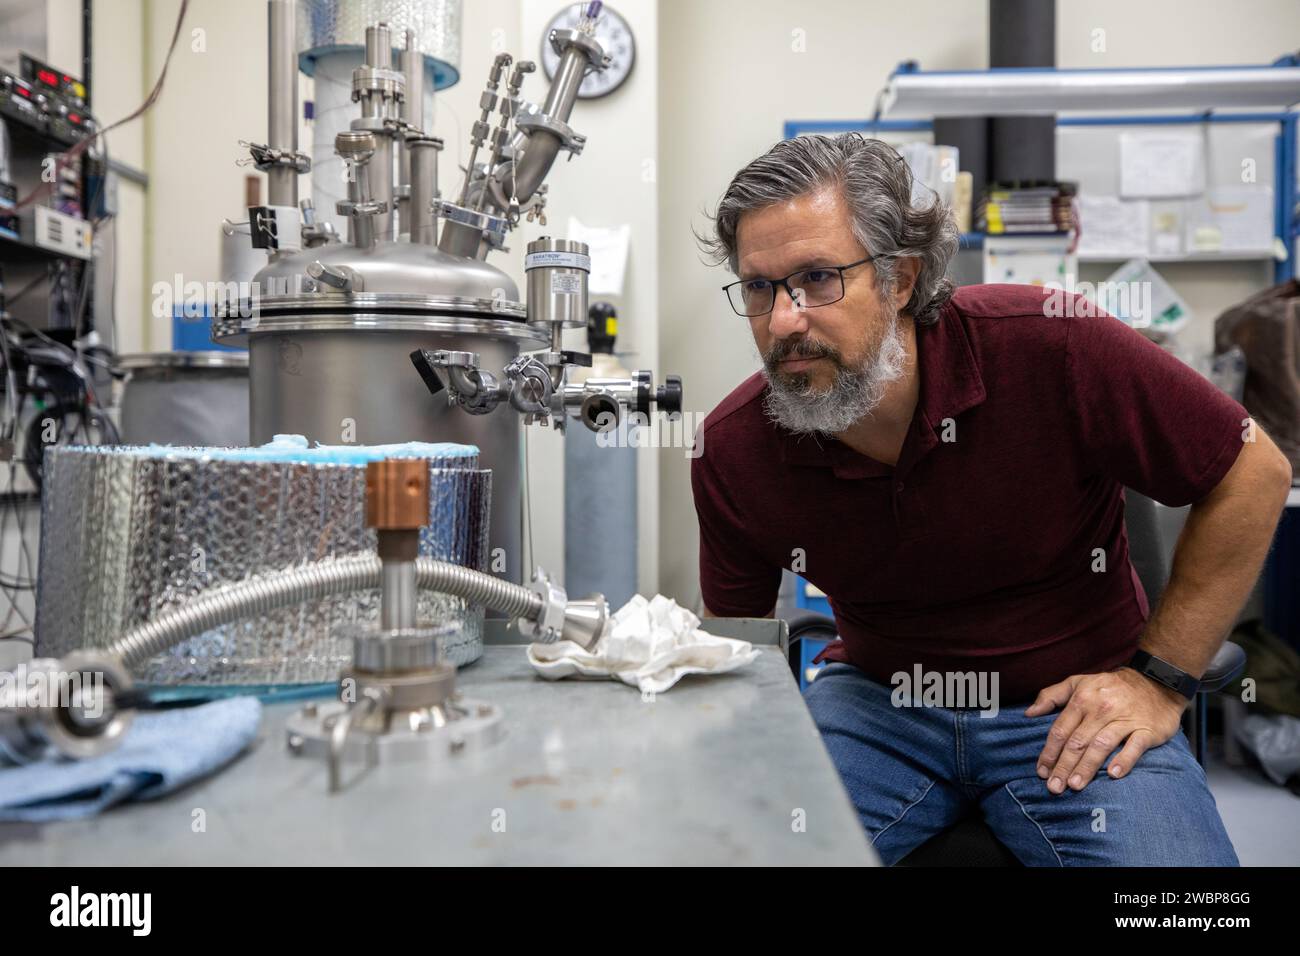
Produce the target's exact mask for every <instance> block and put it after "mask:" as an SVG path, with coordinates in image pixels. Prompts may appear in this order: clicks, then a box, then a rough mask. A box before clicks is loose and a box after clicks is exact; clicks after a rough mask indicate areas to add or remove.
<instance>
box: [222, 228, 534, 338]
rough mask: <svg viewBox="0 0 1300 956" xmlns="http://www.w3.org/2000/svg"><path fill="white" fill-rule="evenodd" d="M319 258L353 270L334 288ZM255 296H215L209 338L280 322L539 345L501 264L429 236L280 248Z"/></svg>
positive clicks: (281, 325)
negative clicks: (442, 245)
mask: <svg viewBox="0 0 1300 956" xmlns="http://www.w3.org/2000/svg"><path fill="white" fill-rule="evenodd" d="M316 262H319V263H321V264H322V265H324V266H327V267H331V268H332V269H334V270H341V271H343V272H345V273H347V274H350V275H352V276H354V277H355V278H356V279H357V280H359V285H360V291H355V292H344V291H340V290H338V289H336V288H333V287H331V286H329V285H326V284H325V283H323V282H321V281H319V280H316V279H313V278H311V276H310V275H309V274H308V271H307V270H308V267H309V266H311V265H312V264H313V263H316ZM253 293H254V296H255V298H244V299H241V300H239V301H237V302H236V301H226V302H219V303H218V304H217V307H216V309H215V310H214V311H215V316H216V318H215V319H214V321H213V339H214V341H217V342H220V343H222V344H223V345H236V344H242V343H243V342H244V341H246V340H247V338H248V336H249V335H250V334H251V335H254V336H255V335H258V334H261V333H280V332H325V331H328V332H335V331H349V330H355V331H372V332H373V331H394V332H433V333H448V334H454V335H486V336H490V337H493V338H502V339H512V340H516V341H519V342H521V344H526V343H528V342H535V343H536V344H537V345H538V346H539V347H540V346H541V345H545V344H546V343H547V342H549V341H550V330H549V329H540V328H534V327H532V326H529V325H528V324H527V321H526V320H527V310H526V308H525V306H524V304H523V303H522V302H520V301H519V289H518V286H516V285H515V281H514V280H513V279H512V278H511V277H510V276H508V275H507V274H506V273H505V272H502V271H501V270H500V269H498V268H496V267H495V266H493V265H490V264H488V263H487V262H484V261H482V260H479V259H467V258H462V257H460V256H453V255H448V254H447V253H445V252H443V251H442V250H440V249H438V248H437V247H436V246H427V245H422V244H419V243H410V242H379V243H376V244H375V246H374V247H373V248H371V249H359V248H357V247H356V246H353V245H352V244H351V243H346V242H335V243H329V244H327V245H324V246H316V247H314V248H308V249H303V250H302V251H300V252H295V253H292V254H289V255H282V256H280V257H279V258H277V259H276V260H275V261H274V262H271V263H268V264H267V266H266V268H264V269H262V270H261V271H260V272H258V273H257V275H256V277H255V278H254V282H253Z"/></svg>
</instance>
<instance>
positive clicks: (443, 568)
mask: <svg viewBox="0 0 1300 956" xmlns="http://www.w3.org/2000/svg"><path fill="white" fill-rule="evenodd" d="M380 566H381V564H380V560H379V557H378V555H373V554H365V555H357V556H356V557H350V558H340V559H339V560H337V561H322V562H318V563H315V564H308V565H304V566H303V567H300V568H293V569H290V570H285V571H276V572H273V573H270V574H263V575H258V576H257V577H254V578H250V579H249V580H247V581H243V582H241V583H239V584H236V585H234V586H232V587H228V588H222V589H221V590H220V591H218V592H216V593H214V594H206V595H199V596H198V597H196V598H194V599H193V600H192V601H190V602H188V603H187V604H185V605H183V606H182V607H178V608H176V609H174V610H171V611H167V612H166V613H164V614H161V615H159V616H158V617H156V618H154V619H153V620H152V621H148V622H146V623H144V624H141V625H140V626H139V627H136V628H134V629H132V630H130V631H128V632H127V633H126V634H124V635H123V636H122V637H120V638H119V639H118V640H116V641H114V642H113V643H112V645H110V646H109V647H108V648H107V652H108V653H109V654H111V655H115V656H117V657H118V658H120V659H121V661H122V662H123V663H124V664H125V665H126V666H127V667H134V666H135V665H137V664H141V663H143V662H144V661H146V660H148V659H149V658H151V657H153V656H154V655H155V654H161V653H162V652H163V651H165V650H167V649H168V648H171V647H174V646H175V645H176V644H178V643H180V642H181V641H183V640H185V638H187V637H193V636H194V635H196V634H202V633H203V632H205V631H210V630H212V628H214V627H218V626H220V625H222V624H228V623H230V622H231V621H237V620H239V619H240V618H244V617H255V616H257V615H259V614H266V613H267V612H269V611H274V610H276V609H277V608H282V607H288V606H290V605H293V604H300V603H302V602H303V601H312V600H319V599H320V598H325V597H330V596H332V595H336V594H347V593H349V592H352V591H365V590H368V589H371V588H378V587H379V574H380ZM415 583H416V587H417V588H420V589H421V590H425V591H440V592H442V593H444V594H450V595H453V596H455V597H460V598H464V599H465V600H466V601H468V602H469V603H470V604H482V605H483V606H485V607H489V608H492V609H493V610H496V611H501V612H503V613H504V614H506V615H507V616H509V617H512V618H518V617H522V618H527V619H528V620H535V619H536V618H537V616H538V615H539V614H540V613H541V611H542V606H543V601H542V598H541V596H540V595H539V594H537V593H536V592H534V591H531V590H529V589H528V588H526V587H522V586H521V585H518V584H512V583H511V582H509V581H502V580H501V579H500V578H495V577H493V576H492V575H490V574H485V573H483V572H482V571H475V570H474V569H473V568H466V567H462V566H461V565H459V564H451V563H449V562H446V561H435V560H433V559H432V558H418V559H417V560H416V562H415Z"/></svg>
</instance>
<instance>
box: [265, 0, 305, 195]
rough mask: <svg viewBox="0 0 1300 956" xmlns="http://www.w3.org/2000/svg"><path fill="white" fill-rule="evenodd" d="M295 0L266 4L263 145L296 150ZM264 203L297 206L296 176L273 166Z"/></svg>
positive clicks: (269, 173)
mask: <svg viewBox="0 0 1300 956" xmlns="http://www.w3.org/2000/svg"><path fill="white" fill-rule="evenodd" d="M297 26H298V25H297V10H296V0H269V2H268V3H267V50H268V61H269V63H268V66H269V78H270V81H269V83H268V84H267V91H268V96H267V137H266V141H267V145H268V146H270V147H272V148H274V149H281V150H285V151H287V152H290V153H296V152H297V151H298V52H297V45H298V43H297V35H296V31H297ZM266 184H267V195H266V201H267V203H268V204H269V205H272V206H294V207H296V206H297V205H298V174H297V172H296V171H295V170H294V169H293V167H291V166H277V167H275V168H274V169H271V170H270V171H269V172H267V174H266Z"/></svg>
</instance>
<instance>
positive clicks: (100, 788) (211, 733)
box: [0, 697, 262, 823]
mask: <svg viewBox="0 0 1300 956" xmlns="http://www.w3.org/2000/svg"><path fill="white" fill-rule="evenodd" d="M261 720H262V705H261V704H260V703H259V702H258V700H257V698H256V697H232V698H229V699H227V700H218V701H214V702H213V703H210V704H202V705H200V706H198V707H178V708H175V709H173V710H162V711H152V712H145V713H141V714H139V715H137V717H136V719H135V721H134V722H133V723H132V724H131V726H130V727H129V728H128V729H127V732H126V734H125V735H124V736H123V739H122V743H121V745H120V746H118V748H117V749H116V750H114V751H112V752H111V753H107V754H104V755H103V756H102V757H94V758H91V759H89V760H63V759H59V758H55V757H49V758H46V759H44V760H40V761H37V762H36V763H32V764H26V765H24V766H17V767H0V821H7V820H8V821H12V820H22V821H27V822H37V823H40V822H45V821H50V820H72V819H75V818H78V817H89V816H94V815H95V814H97V813H99V812H101V811H103V810H106V809H108V808H109V807H112V806H116V805H117V804H119V803H125V802H127V801H129V800H153V799H157V798H158V797H162V796H165V795H167V794H169V793H171V792H172V791H173V790H177V789H179V788H180V787H183V786H184V785H185V784H187V783H190V782H191V781H193V780H198V779H200V778H201V777H206V776H208V775H209V774H211V773H214V772H216V771H217V770H219V769H221V768H222V767H223V766H225V765H226V764H227V763H229V762H230V761H231V760H233V759H234V758H235V757H237V756H238V755H239V754H240V753H241V752H242V751H243V750H244V748H245V747H247V746H248V745H249V744H250V743H252V741H253V739H254V738H255V737H256V736H257V727H258V724H259V723H261Z"/></svg>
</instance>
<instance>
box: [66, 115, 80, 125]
mask: <svg viewBox="0 0 1300 956" xmlns="http://www.w3.org/2000/svg"><path fill="white" fill-rule="evenodd" d="M68 119H70V120H71V121H72V122H74V123H80V122H81V117H80V116H78V115H77V114H76V113H69V114H68Z"/></svg>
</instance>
